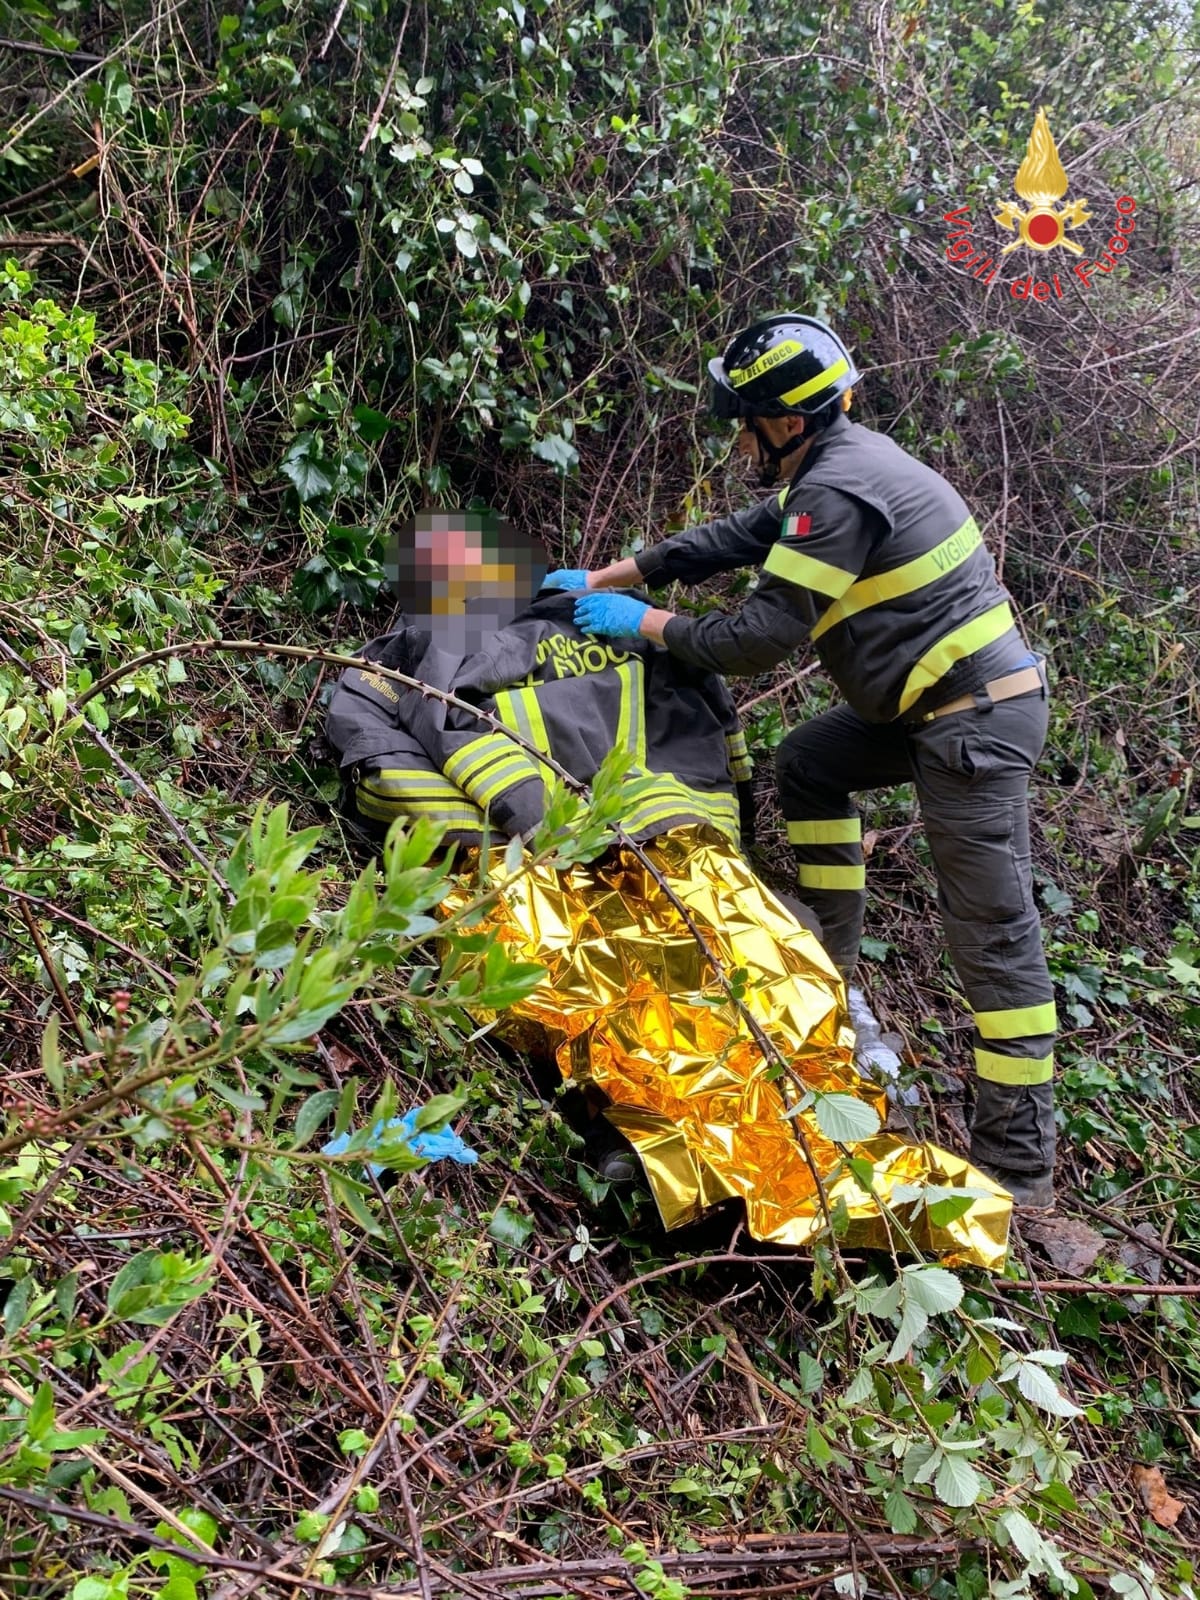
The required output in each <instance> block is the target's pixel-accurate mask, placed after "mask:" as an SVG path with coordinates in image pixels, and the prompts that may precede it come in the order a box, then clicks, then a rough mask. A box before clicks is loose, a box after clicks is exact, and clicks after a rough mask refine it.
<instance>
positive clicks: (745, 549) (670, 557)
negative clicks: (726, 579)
mask: <svg viewBox="0 0 1200 1600" xmlns="http://www.w3.org/2000/svg"><path fill="white" fill-rule="evenodd" d="M782 518H783V510H782V507H781V506H780V504H779V497H778V495H772V496H771V498H770V499H769V500H762V501H760V502H759V504H758V505H756V506H751V507H750V508H749V510H747V511H735V512H734V514H733V516H731V517H720V518H719V519H718V520H717V521H716V522H702V523H700V525H699V526H698V527H695V528H685V529H684V531H683V532H682V533H677V534H675V535H674V537H673V538H670V539H664V540H663V541H662V542H661V544H656V545H652V546H651V548H650V549H649V550H643V551H641V552H640V553H639V554H638V555H637V556H635V557H634V559H635V561H636V562H637V567H638V571H639V572H640V573H641V574H642V577H643V578H644V579H645V580H646V582H647V583H650V584H663V583H676V582H678V583H703V582H704V580H705V578H711V577H714V576H715V575H716V574H717V573H718V572H733V571H735V570H736V569H737V568H738V567H757V566H759V565H760V564H761V562H762V561H763V560H765V558H766V554H767V551H768V550H769V549H770V548H771V546H772V545H773V544H774V543H775V540H776V539H777V538H778V537H779V528H780V524H781V521H782Z"/></svg>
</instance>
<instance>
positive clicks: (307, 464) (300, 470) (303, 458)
mask: <svg viewBox="0 0 1200 1600" xmlns="http://www.w3.org/2000/svg"><path fill="white" fill-rule="evenodd" d="M318 449H319V446H318V445H317V441H316V436H315V435H314V434H311V433H302V434H300V436H299V437H298V438H297V439H296V440H295V441H294V442H293V444H292V445H291V446H290V447H289V449H288V452H287V455H286V456H285V457H284V458H283V462H282V464H281V465H280V468H279V470H280V472H281V473H282V474H283V476H284V477H285V478H287V479H288V480H289V481H290V482H291V483H292V484H294V486H295V489H296V493H297V494H298V495H299V496H300V498H301V500H303V501H304V502H305V503H306V504H307V503H308V501H310V500H317V499H319V498H320V496H321V495H324V494H328V493H329V491H330V490H331V489H332V488H333V478H332V477H331V476H330V474H329V473H328V472H327V471H326V469H325V466H324V464H323V463H322V462H321V460H320V459H319V456H318V454H317V452H318Z"/></svg>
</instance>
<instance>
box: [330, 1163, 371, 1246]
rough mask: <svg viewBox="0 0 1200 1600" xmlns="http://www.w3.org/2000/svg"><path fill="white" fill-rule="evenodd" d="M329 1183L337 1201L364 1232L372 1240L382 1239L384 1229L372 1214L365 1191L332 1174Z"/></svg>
mask: <svg viewBox="0 0 1200 1600" xmlns="http://www.w3.org/2000/svg"><path fill="white" fill-rule="evenodd" d="M329 1183H330V1187H331V1188H332V1190H333V1193H334V1195H335V1197H336V1198H337V1200H338V1201H339V1202H340V1203H341V1204H342V1205H344V1206H345V1208H346V1210H347V1211H348V1212H349V1213H350V1215H351V1216H352V1217H353V1218H354V1220H355V1221H356V1222H357V1223H358V1225H359V1227H360V1228H361V1229H362V1230H363V1232H364V1233H367V1234H370V1235H371V1237H372V1238H375V1239H381V1238H382V1237H383V1229H382V1228H381V1227H380V1226H379V1223H378V1222H377V1220H376V1219H375V1217H374V1216H373V1215H372V1214H371V1210H370V1207H369V1206H368V1205H367V1202H366V1198H365V1196H364V1194H363V1191H362V1190H361V1189H360V1188H358V1187H357V1185H355V1184H354V1183H352V1182H351V1181H350V1180H349V1179H348V1178H345V1177H342V1176H340V1175H339V1174H336V1173H331V1174H330V1177H329Z"/></svg>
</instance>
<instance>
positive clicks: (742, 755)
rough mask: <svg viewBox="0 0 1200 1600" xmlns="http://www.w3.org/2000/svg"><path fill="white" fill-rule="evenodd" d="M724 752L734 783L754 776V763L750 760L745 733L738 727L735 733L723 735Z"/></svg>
mask: <svg viewBox="0 0 1200 1600" xmlns="http://www.w3.org/2000/svg"><path fill="white" fill-rule="evenodd" d="M725 754H726V756H727V757H728V760H729V772H730V776H731V777H732V778H733V781H734V782H735V783H741V782H743V781H744V780H745V779H747V778H752V777H753V776H754V763H753V762H752V761H751V760H750V751H749V748H748V747H747V744H746V735H745V734H744V733H743V732H742V731H741V730H740V729H739V730H738V732H737V733H727V734H726V735H725Z"/></svg>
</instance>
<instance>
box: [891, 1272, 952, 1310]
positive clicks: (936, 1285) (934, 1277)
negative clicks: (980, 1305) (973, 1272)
mask: <svg viewBox="0 0 1200 1600" xmlns="http://www.w3.org/2000/svg"><path fill="white" fill-rule="evenodd" d="M904 1286H905V1289H906V1291H907V1293H908V1294H910V1295H911V1296H912V1298H913V1299H914V1300H915V1301H916V1303H917V1304H918V1305H919V1306H920V1307H921V1309H922V1311H927V1312H929V1314H930V1316H935V1315H936V1314H937V1313H938V1312H939V1311H953V1310H954V1308H955V1306H957V1305H958V1304H959V1302H960V1301H961V1300H962V1297H963V1286H962V1281H961V1279H959V1278H956V1277H955V1276H954V1274H953V1273H952V1272H947V1271H946V1269H945V1267H926V1266H916V1267H905V1268H904Z"/></svg>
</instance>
